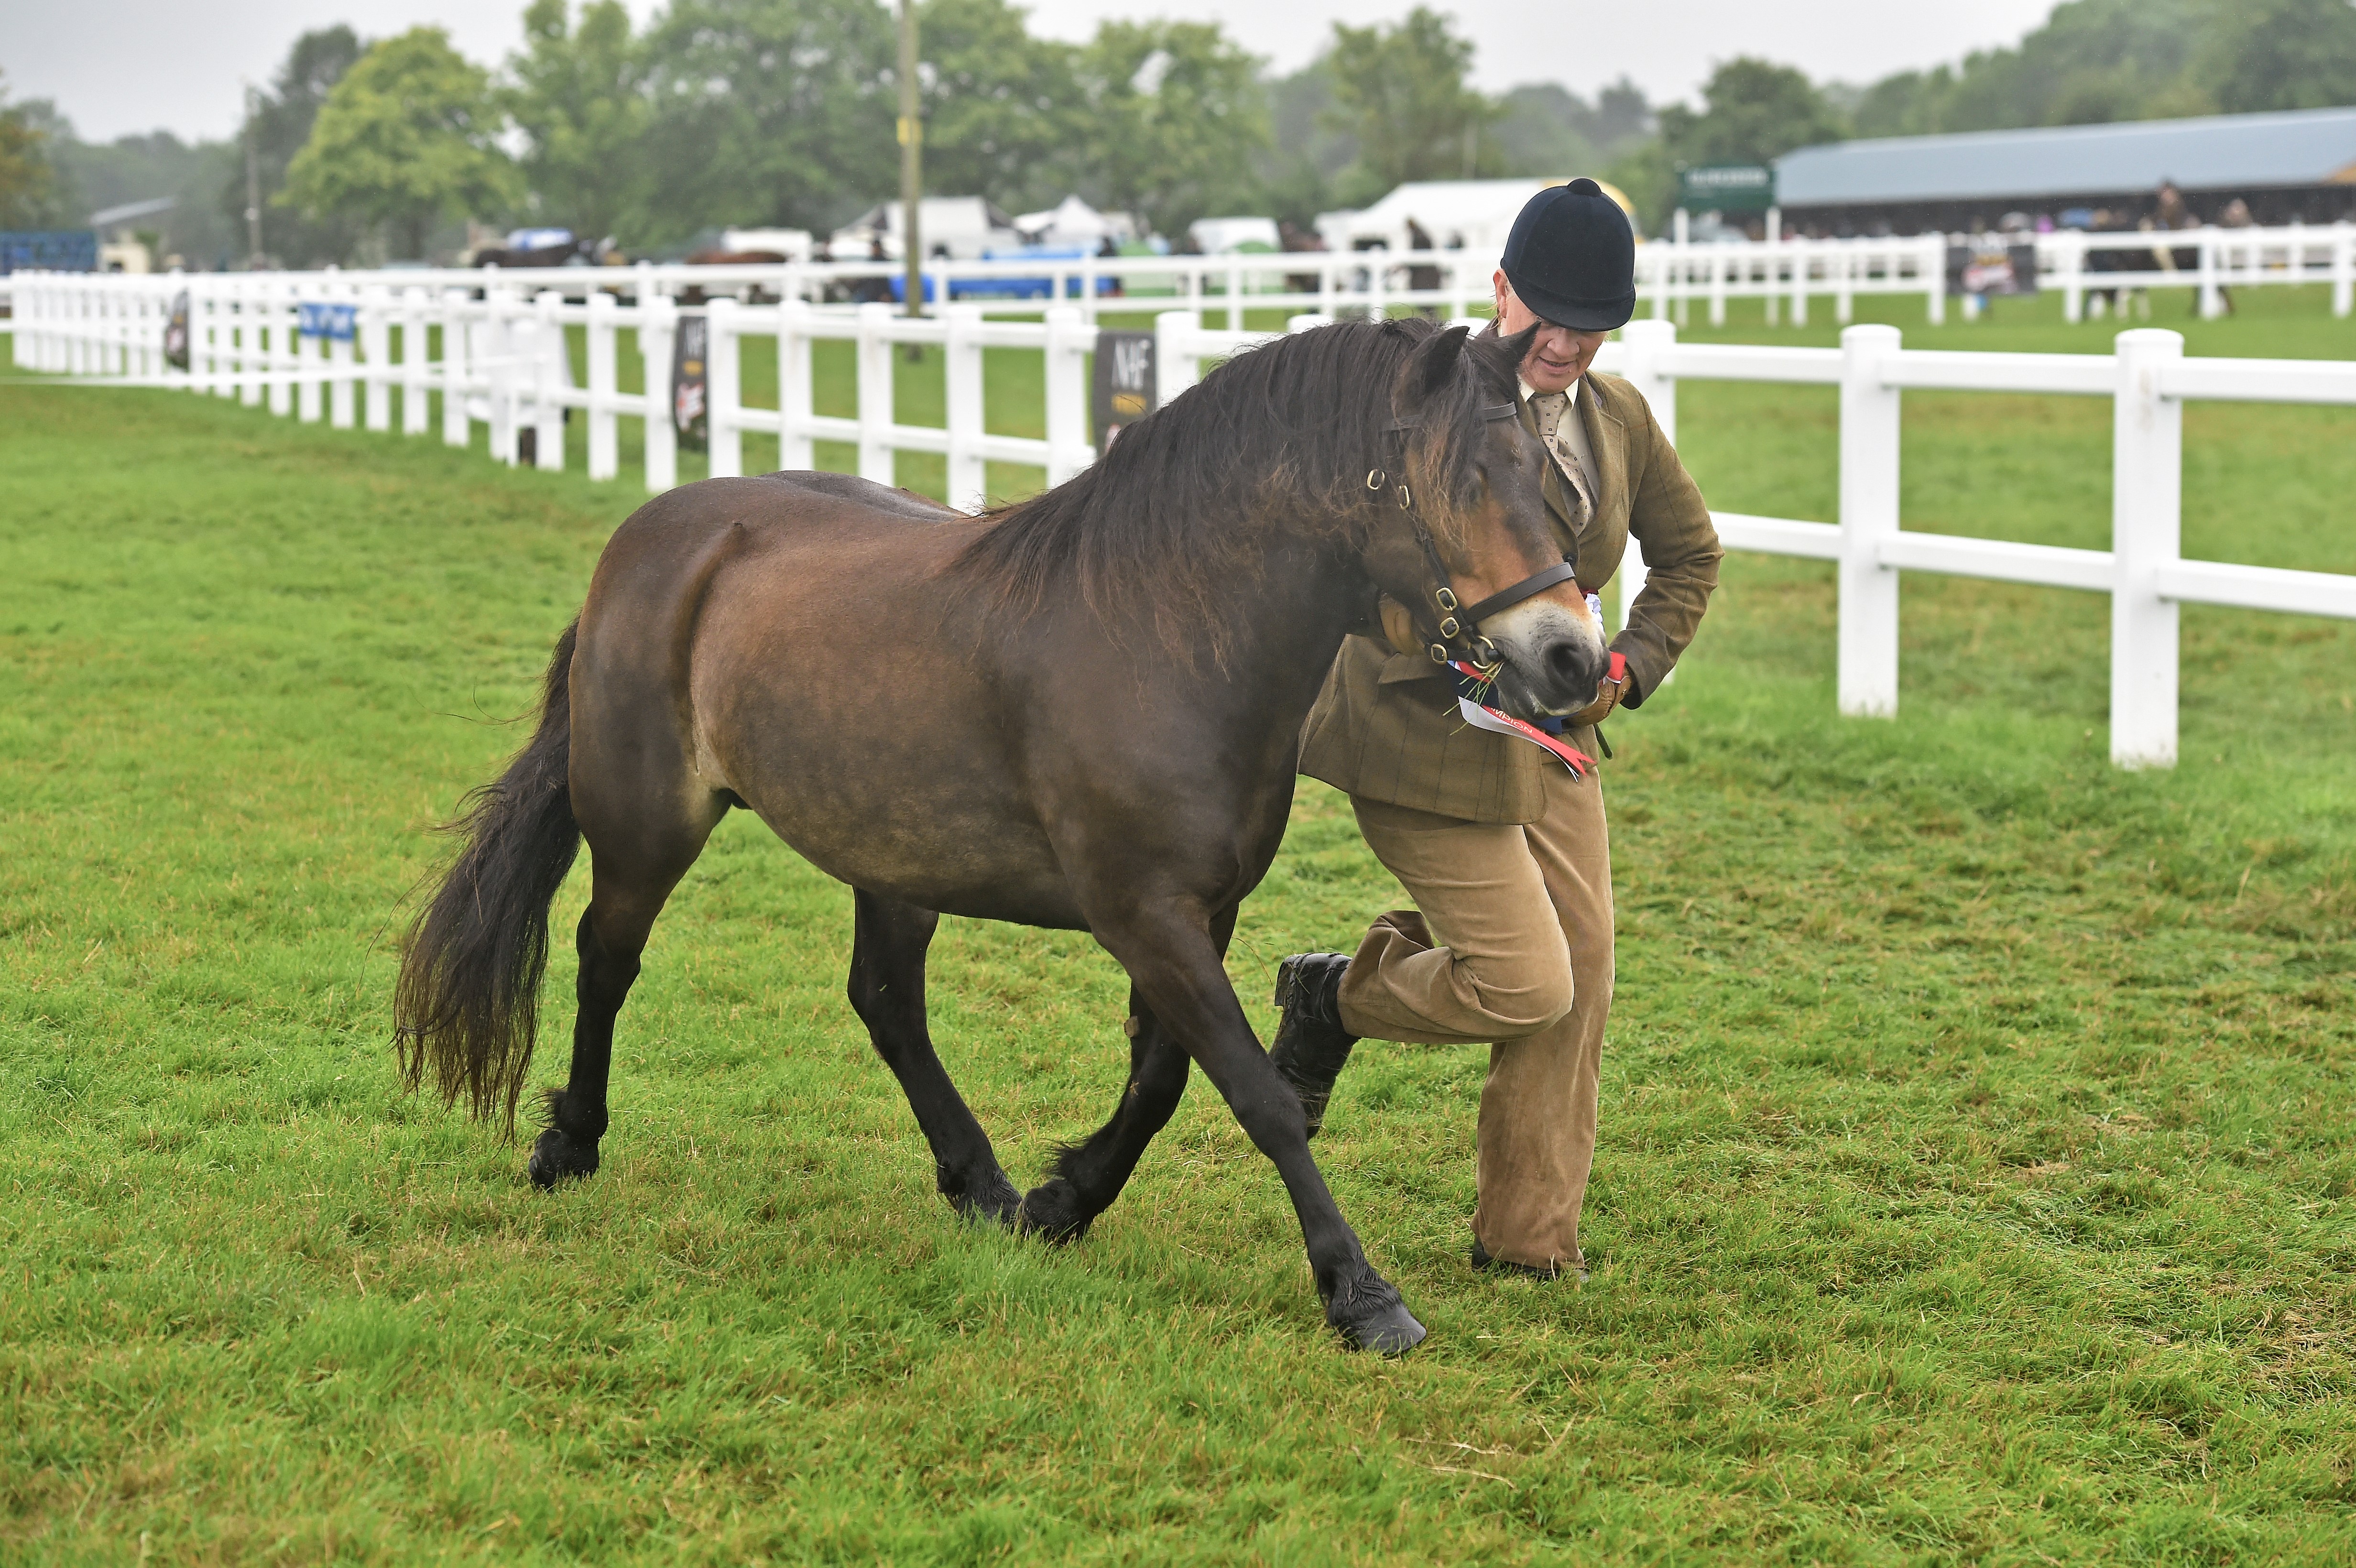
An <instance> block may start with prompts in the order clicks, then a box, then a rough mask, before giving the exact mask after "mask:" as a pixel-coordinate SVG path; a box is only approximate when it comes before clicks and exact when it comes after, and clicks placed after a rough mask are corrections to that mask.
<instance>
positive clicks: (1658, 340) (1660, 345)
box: [1612, 321, 1677, 626]
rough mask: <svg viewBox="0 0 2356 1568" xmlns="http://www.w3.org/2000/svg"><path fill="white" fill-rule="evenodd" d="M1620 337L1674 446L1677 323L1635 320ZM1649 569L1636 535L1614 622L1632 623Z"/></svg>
mask: <svg viewBox="0 0 2356 1568" xmlns="http://www.w3.org/2000/svg"><path fill="white" fill-rule="evenodd" d="M1620 341H1621V342H1622V344H1623V345H1624V346H1625V347H1626V348H1627V351H1628V357H1627V359H1626V361H1625V366H1626V369H1625V374H1626V375H1627V378H1628V384H1629V385H1630V386H1633V387H1634V388H1635V389H1636V390H1637V391H1639V392H1641V393H1643V394H1644V401H1645V402H1646V403H1647V404H1649V405H1651V407H1652V411H1653V422H1654V423H1655V424H1657V425H1659V426H1660V427H1661V433H1662V434H1663V435H1665V436H1667V437H1668V438H1669V444H1670V445H1671V446H1675V445H1676V443H1677V383H1676V378H1675V377H1673V376H1671V375H1669V374H1667V372H1666V371H1665V368H1663V366H1662V362H1661V356H1662V354H1663V352H1664V351H1665V350H1666V349H1670V348H1674V347H1676V342H1677V325H1676V323H1675V322H1673V321H1632V322H1630V323H1629V324H1628V325H1626V326H1623V327H1622V328H1621V329H1620ZM1645 571H1646V568H1645V562H1644V547H1643V546H1641V545H1639V544H1638V543H1637V542H1636V540H1635V538H1634V536H1633V535H1632V536H1630V538H1629V540H1628V549H1627V553H1625V554H1624V555H1622V557H1621V558H1620V571H1619V572H1618V574H1617V576H1616V578H1615V581H1616V582H1617V584H1618V587H1619V592H1618V594H1617V596H1616V599H1615V602H1614V605H1613V610H1612V615H1613V624H1614V625H1617V626H1625V625H1626V624H1628V607H1629V606H1630V605H1631V604H1633V603H1635V602H1636V595H1637V594H1639V593H1642V592H1644V575H1645Z"/></svg>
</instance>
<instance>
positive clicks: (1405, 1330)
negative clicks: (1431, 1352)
mask: <svg viewBox="0 0 2356 1568" xmlns="http://www.w3.org/2000/svg"><path fill="white" fill-rule="evenodd" d="M1325 1321H1326V1322H1327V1323H1329V1324H1331V1325H1332V1326H1333V1329H1334V1331H1335V1332H1336V1333H1338V1334H1340V1335H1341V1336H1342V1339H1343V1342H1344V1344H1346V1345H1348V1346H1349V1347H1350V1349H1354V1350H1372V1351H1373V1352H1375V1354H1376V1355H1378V1356H1404V1355H1406V1354H1407V1353H1408V1351H1409V1350H1412V1349H1415V1348H1416V1347H1417V1346H1418V1345H1420V1344H1422V1343H1423V1339H1424V1335H1425V1334H1426V1333H1427V1332H1428V1330H1426V1329H1425V1328H1424V1326H1423V1325H1422V1324H1420V1323H1419V1322H1417V1321H1416V1319H1415V1314H1414V1313H1412V1312H1409V1311H1408V1309H1407V1303H1406V1302H1404V1301H1402V1300H1400V1299H1399V1293H1398V1289H1397V1287H1395V1286H1394V1285H1392V1284H1391V1282H1390V1281H1388V1280H1387V1279H1385V1278H1384V1277H1383V1276H1382V1275H1378V1274H1375V1273H1374V1272H1372V1271H1371V1270H1369V1271H1368V1272H1367V1274H1366V1275H1365V1277H1364V1278H1361V1279H1359V1280H1357V1281H1355V1283H1354V1284H1352V1285H1350V1286H1349V1287H1348V1288H1347V1289H1345V1290H1340V1291H1336V1292H1335V1293H1334V1295H1333V1299H1332V1300H1330V1301H1328V1302H1327V1303H1326V1304H1325Z"/></svg>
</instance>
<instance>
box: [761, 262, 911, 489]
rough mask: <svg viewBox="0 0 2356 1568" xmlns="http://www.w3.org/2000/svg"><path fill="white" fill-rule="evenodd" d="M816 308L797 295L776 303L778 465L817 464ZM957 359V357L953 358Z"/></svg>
mask: <svg viewBox="0 0 2356 1568" xmlns="http://www.w3.org/2000/svg"><path fill="white" fill-rule="evenodd" d="M816 314H817V312H816V311H815V310H814V309H813V307H812V306H811V304H810V302H809V301H808V300H806V299H802V298H799V297H798V296H797V297H795V298H792V299H787V300H782V301H780V302H779V303H778V305H777V466H778V467H780V468H814V467H816V466H817V465H818V451H817V446H816V443H814V442H813V441H812V440H811V439H810V427H809V421H810V416H811V415H812V414H814V413H816V412H817V411H818V405H817V401H816V395H815V394H814V393H813V391H812V390H811V387H810V334H809V328H810V318H811V317H812V316H813V315H816ZM951 363H952V364H954V363H955V361H954V358H952V361H951Z"/></svg>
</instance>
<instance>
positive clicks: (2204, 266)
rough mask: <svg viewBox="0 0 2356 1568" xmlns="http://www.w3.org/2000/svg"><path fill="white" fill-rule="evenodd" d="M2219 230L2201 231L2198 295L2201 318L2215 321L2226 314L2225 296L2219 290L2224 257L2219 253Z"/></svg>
mask: <svg viewBox="0 0 2356 1568" xmlns="http://www.w3.org/2000/svg"><path fill="white" fill-rule="evenodd" d="M2217 249H2218V246H2217V231H2216V229H2213V228H2211V229H2202V230H2201V248H2200V251H2199V254H2200V257H2201V270H2200V273H2199V277H2200V280H2201V292H2200V293H2199V294H2198V295H2197V296H2196V299H2197V303H2198V304H2199V306H2200V311H2201V320H2203V321H2214V320H2216V319H2217V318H2218V317H2219V316H2221V315H2224V314H2225V296H2224V295H2223V294H2222V293H2219V292H2218V290H2217V267H2218V264H2219V262H2221V261H2222V260H2223V258H2222V257H2221V256H2219V255H2218V254H2217Z"/></svg>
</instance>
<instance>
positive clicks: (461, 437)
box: [442, 289, 475, 446]
mask: <svg viewBox="0 0 2356 1568" xmlns="http://www.w3.org/2000/svg"><path fill="white" fill-rule="evenodd" d="M473 303H474V302H473V301H471V300H469V299H468V298H467V297H466V290H464V289H444V290H443V291H442V444H443V445H444V446H465V445H466V444H468V443H471V442H472V441H473V440H474V439H475V432H474V427H473V421H470V420H468V419H467V417H466V382H467V380H468V379H470V373H469V371H468V369H467V355H466V337H467V321H466V316H467V307H468V306H469V305H470V304H473Z"/></svg>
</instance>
